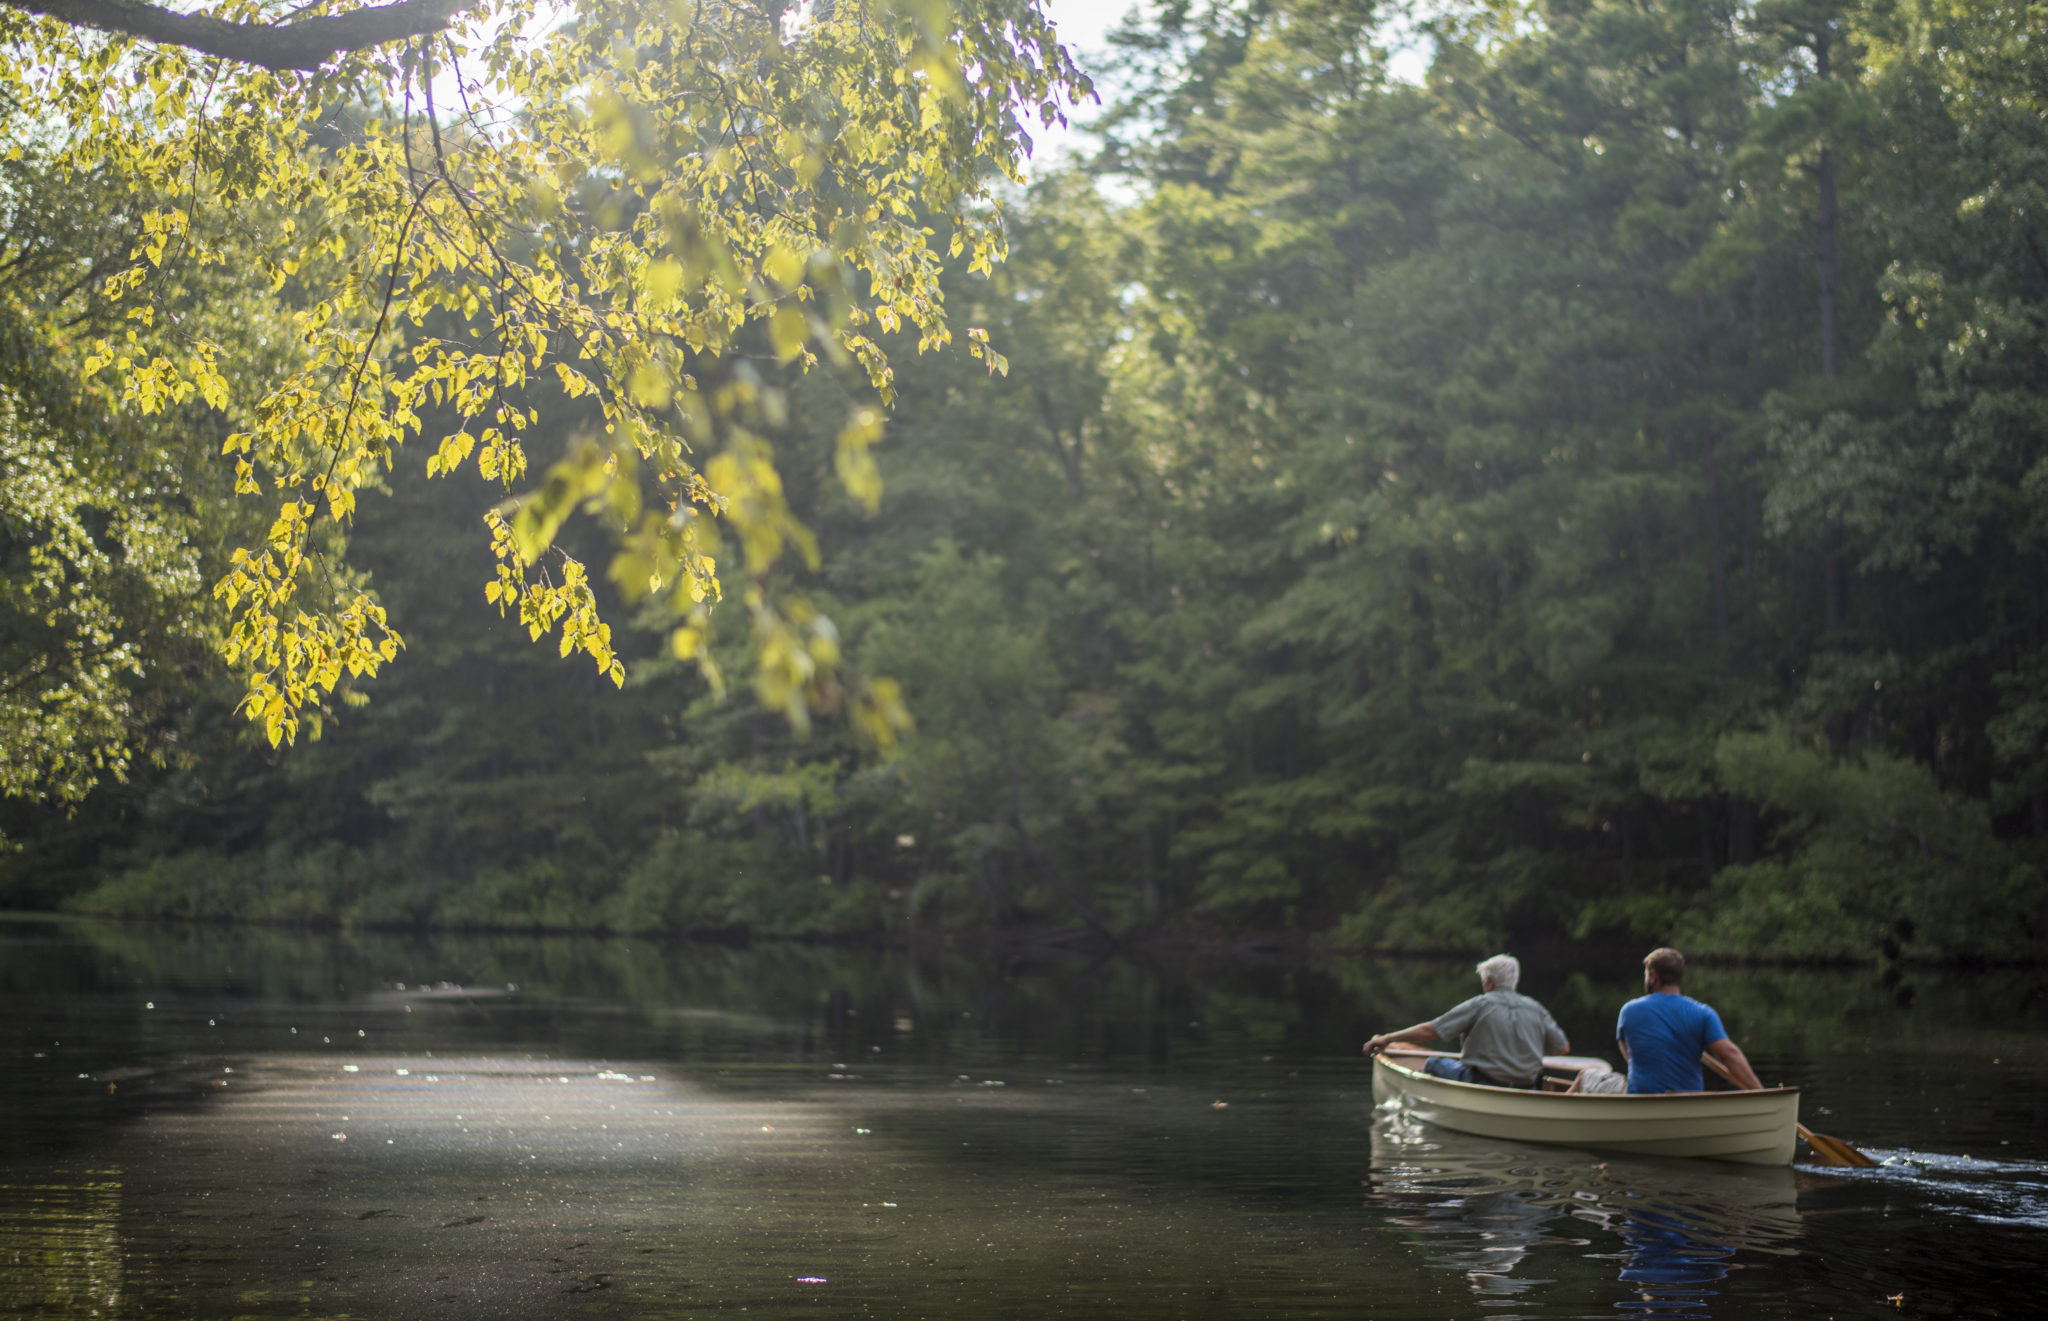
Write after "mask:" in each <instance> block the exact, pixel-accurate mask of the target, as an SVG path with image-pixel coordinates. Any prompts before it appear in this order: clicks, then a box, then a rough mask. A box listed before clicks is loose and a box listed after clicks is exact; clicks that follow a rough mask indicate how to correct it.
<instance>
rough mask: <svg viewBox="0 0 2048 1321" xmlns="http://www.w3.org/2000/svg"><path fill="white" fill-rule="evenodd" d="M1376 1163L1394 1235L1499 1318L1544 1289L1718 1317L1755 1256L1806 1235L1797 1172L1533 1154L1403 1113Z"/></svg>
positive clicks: (1380, 1196) (1664, 1313)
mask: <svg viewBox="0 0 2048 1321" xmlns="http://www.w3.org/2000/svg"><path fill="white" fill-rule="evenodd" d="M1372 1152H1373V1169H1372V1177H1371V1179H1370V1181H1369V1184H1370V1187H1371V1190H1372V1191H1371V1195H1370V1199H1369V1200H1370V1201H1371V1202H1373V1203H1375V1204H1377V1205H1378V1206H1379V1207H1381V1208H1382V1209H1384V1210H1387V1211H1392V1212H1395V1213H1396V1214H1393V1215H1390V1216H1388V1217H1387V1219H1386V1222H1385V1223H1387V1224H1388V1225H1389V1226H1390V1227H1391V1228H1394V1229H1396V1230H1397V1231H1400V1232H1402V1233H1403V1236H1404V1241H1405V1242H1406V1243H1407V1245H1408V1246H1409V1247H1410V1248H1411V1249H1414V1250H1418V1251H1420V1252H1421V1253H1423V1254H1424V1256H1423V1259H1424V1261H1425V1262H1427V1264H1429V1265H1430V1266H1432V1267H1435V1268H1438V1269H1442V1270H1450V1271H1457V1272H1459V1273H1460V1274H1462V1275H1464V1276H1465V1279H1466V1281H1467V1283H1468V1285H1469V1287H1470V1288H1471V1291H1472V1294H1473V1296H1474V1298H1475V1300H1476V1301H1477V1302H1478V1303H1479V1304H1480V1305H1481V1306H1482V1307H1485V1308H1486V1309H1487V1312H1488V1314H1489V1315H1490V1316H1495V1317H1503V1318H1505V1317H1508V1316H1511V1315H1513V1313H1512V1312H1510V1311H1497V1310H1496V1309H1503V1308H1513V1307H1514V1306H1515V1299H1516V1296H1517V1295H1519V1294H1521V1293H1523V1292H1524V1291H1526V1290H1529V1289H1532V1288H1534V1287H1536V1286H1538V1285H1543V1286H1552V1287H1549V1288H1546V1289H1544V1290H1543V1296H1544V1298H1545V1299H1546V1300H1547V1301H1550V1302H1555V1301H1556V1300H1557V1298H1558V1297H1559V1296H1560V1294H1562V1293H1577V1292H1578V1291H1579V1289H1580V1288H1581V1287H1591V1288H1594V1289H1597V1290H1598V1292H1599V1293H1601V1294H1605V1295H1607V1296H1608V1298H1609V1300H1610V1302H1611V1306H1612V1307H1613V1308H1614V1309H1615V1310H1616V1311H1617V1312H1619V1313H1621V1314H1622V1315H1625V1316H1645V1317H1706V1316H1710V1315H1712V1312H1711V1305H1712V1300H1713V1299H1714V1298H1715V1297H1716V1296H1717V1293H1718V1290H1717V1288H1716V1287H1715V1286H1716V1285H1717V1283H1718V1282H1719V1281H1721V1280H1723V1279H1725V1278H1726V1277H1727V1275H1728V1273H1729V1272H1730V1271H1732V1270H1739V1269H1741V1267H1742V1262H1741V1261H1740V1258H1741V1257H1742V1256H1743V1255H1744V1254H1747V1253H1757V1254H1767V1255H1778V1256H1783V1255H1790V1254H1792V1253H1793V1252H1795V1251H1796V1249H1795V1248H1794V1247H1793V1246H1792V1244H1793V1242H1794V1240H1796V1239H1797V1238H1798V1237H1799V1234H1800V1222H1799V1212H1798V1207H1797V1193H1796V1190H1795V1188H1794V1184H1793V1176H1792V1172H1791V1170H1790V1169H1770V1168H1762V1167H1755V1166H1736V1165H1720V1164H1716V1163H1714V1162H1711V1161H1682V1160H1655V1159H1646V1158H1641V1157H1624V1156H1607V1155H1602V1154H1598V1153H1593V1152H1582V1151H1573V1150H1568V1149H1563V1148H1546V1147H1532V1146H1525V1145H1522V1144H1519V1143H1514V1142H1506V1141H1496V1140H1493V1139H1488V1138H1475V1137H1467V1136H1465V1135H1463V1134H1458V1133H1451V1132H1447V1131H1444V1130H1441V1129H1437V1128H1432V1127H1430V1126H1428V1125H1423V1124H1419V1123H1417V1122H1415V1121H1414V1120H1411V1119H1408V1118H1406V1117H1405V1116H1402V1115H1399V1114H1388V1115H1383V1116H1382V1117H1381V1118H1380V1119H1379V1120H1378V1121H1377V1122H1376V1123H1375V1125H1374V1128H1373V1139H1372ZM1617 1262H1618V1263H1619V1269H1618V1272H1616V1274H1617V1275H1618V1279H1617V1278H1616V1276H1614V1275H1609V1274H1608V1273H1609V1272H1614V1271H1616V1267H1615V1264H1614V1263H1617ZM1595 1263H1597V1265H1596V1264H1595ZM1596 1272H1597V1276H1596ZM1601 1277H1604V1278H1605V1279H1606V1280H1608V1281H1611V1282H1609V1283H1605V1284H1602V1283H1600V1278H1601ZM1616 1283H1618V1284H1619V1285H1620V1286H1621V1291H1620V1297H1619V1298H1616V1297H1614V1294H1615V1287H1614V1286H1615V1284H1616Z"/></svg>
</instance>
